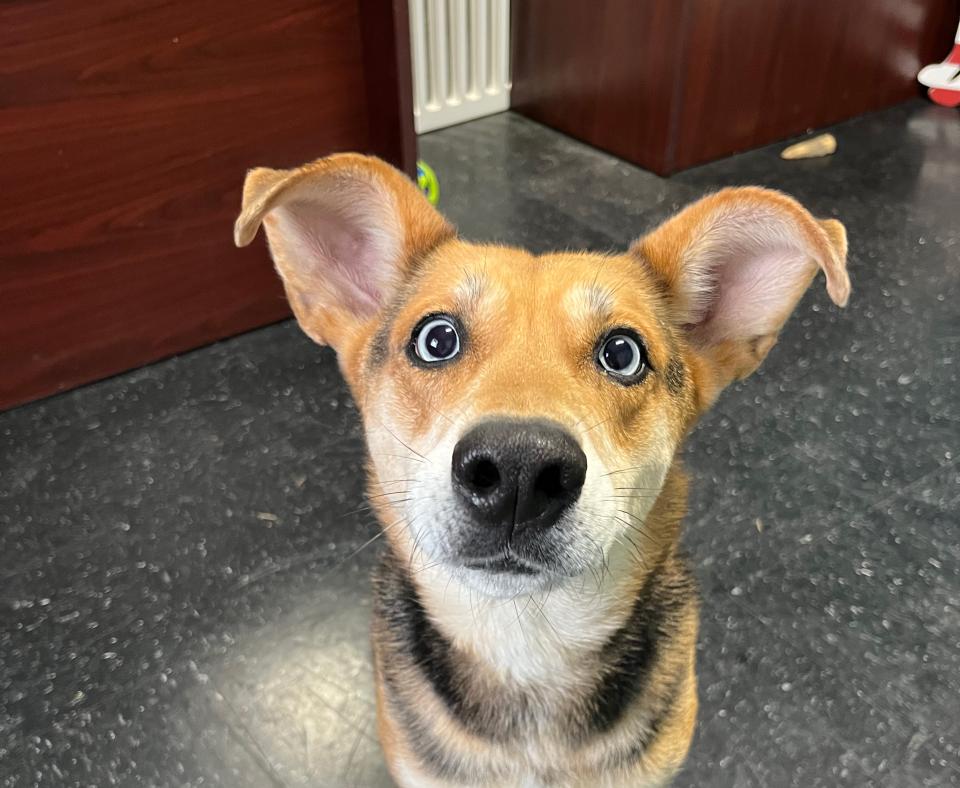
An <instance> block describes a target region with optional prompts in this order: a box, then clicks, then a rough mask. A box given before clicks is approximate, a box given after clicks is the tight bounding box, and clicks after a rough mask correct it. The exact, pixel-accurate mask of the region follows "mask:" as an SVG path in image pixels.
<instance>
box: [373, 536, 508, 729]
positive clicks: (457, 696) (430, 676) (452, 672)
mask: <svg viewBox="0 0 960 788" xmlns="http://www.w3.org/2000/svg"><path fill="white" fill-rule="evenodd" d="M376 597H377V599H376V612H377V614H378V615H380V616H381V617H382V619H383V621H384V622H385V624H386V625H387V629H388V630H389V631H390V634H391V641H392V648H391V650H392V651H393V652H394V653H397V652H399V654H400V655H402V656H406V657H408V658H409V659H410V660H411V661H412V662H413V664H414V665H415V666H416V667H417V669H418V670H419V671H420V673H421V675H422V676H423V677H424V678H425V679H426V680H427V682H428V683H429V684H430V687H431V688H432V689H433V691H434V692H435V693H436V695H437V697H438V698H440V700H441V701H442V702H443V703H444V705H445V706H446V707H447V709H448V710H449V712H450V715H451V716H452V717H453V718H454V719H455V720H456V721H457V722H459V723H460V724H461V725H463V727H464V728H465V729H466V730H468V731H469V732H470V733H472V734H474V735H477V736H481V737H484V738H487V739H489V740H491V741H503V740H505V739H507V738H509V737H510V736H512V735H514V734H515V732H516V729H517V726H518V725H519V724H520V722H521V719H522V717H523V712H524V710H525V709H526V703H525V698H523V697H522V696H520V697H517V696H515V695H514V696H513V697H510V698H509V699H505V700H504V703H503V704H502V705H498V706H497V707H492V706H491V705H490V704H483V703H477V702H475V701H472V700H471V699H469V698H467V697H466V693H465V692H464V688H465V687H466V686H467V685H468V684H469V682H470V680H471V677H470V676H469V675H465V674H466V673H468V672H469V671H468V670H466V671H465V670H464V667H465V666H468V665H469V662H468V661H467V659H466V658H465V657H461V658H459V659H457V658H456V656H455V654H454V646H453V645H452V644H451V643H450V642H449V641H448V640H447V639H446V638H445V637H444V636H443V634H442V633H441V632H439V631H438V630H437V628H436V627H435V626H434V625H433V622H432V621H431V620H430V617H429V615H428V614H427V612H426V610H425V609H424V607H423V604H422V603H421V601H420V598H419V596H418V595H417V591H416V588H414V586H413V584H412V583H411V582H410V579H409V577H407V575H406V573H405V571H404V569H403V567H402V566H400V564H399V562H398V560H397V559H396V558H395V557H394V556H391V555H389V554H388V555H386V556H384V559H383V561H382V562H381V566H380V569H379V571H378V573H377V589H376ZM385 657H386V661H387V662H389V660H390V658H391V654H390V653H387V654H386V655H385ZM387 678H388V679H389V672H388V675H387ZM511 709H514V710H515V711H514V712H513V713H512V714H510V715H509V716H507V714H506V713H505V712H509V711H510V710H511ZM409 711H411V712H413V716H417V715H416V711H415V710H409Z"/></svg>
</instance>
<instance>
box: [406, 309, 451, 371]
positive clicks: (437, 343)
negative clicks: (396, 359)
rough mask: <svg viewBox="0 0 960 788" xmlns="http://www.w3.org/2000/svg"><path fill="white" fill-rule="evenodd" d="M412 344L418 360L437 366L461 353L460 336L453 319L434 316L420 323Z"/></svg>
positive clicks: (415, 330)
mask: <svg viewBox="0 0 960 788" xmlns="http://www.w3.org/2000/svg"><path fill="white" fill-rule="evenodd" d="M411 344H412V349H413V351H414V353H416V355H417V358H419V359H420V360H421V361H425V362H426V363H428V364H435V363H437V362H439V361H449V360H450V359H452V358H454V357H455V356H456V355H457V354H458V353H459V352H460V334H459V333H458V331H457V327H456V325H455V324H454V321H453V319H452V318H449V317H446V316H443V315H433V316H431V317H428V318H425V319H424V320H421V321H420V323H419V324H418V325H417V327H416V328H415V329H414V331H413V341H412V343H411Z"/></svg>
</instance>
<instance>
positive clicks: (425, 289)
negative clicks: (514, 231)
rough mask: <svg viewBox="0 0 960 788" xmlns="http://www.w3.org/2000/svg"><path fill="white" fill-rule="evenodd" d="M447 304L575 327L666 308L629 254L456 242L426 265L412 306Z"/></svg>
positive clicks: (465, 309)
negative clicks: (530, 315) (429, 302)
mask: <svg viewBox="0 0 960 788" xmlns="http://www.w3.org/2000/svg"><path fill="white" fill-rule="evenodd" d="M424 299H426V300H430V299H442V300H445V301H447V302H449V303H450V304H451V306H452V305H456V306H457V307H459V309H460V310H461V311H464V312H482V311H485V310H494V311H498V312H501V313H502V314H503V316H504V317H507V318H508V317H510V316H511V315H513V316H516V317H520V316H522V315H523V314H524V313H525V312H528V311H529V312H532V313H533V315H534V316H535V317H541V318H543V319H556V318H557V317H569V318H571V319H573V320H574V321H582V320H591V321H592V320H595V319H597V318H600V319H611V318H612V317H613V316H614V315H615V313H617V312H621V313H622V312H624V311H630V310H633V311H637V310H639V311H642V312H650V311H652V310H654V309H655V308H656V307H658V306H660V298H659V290H658V289H657V288H656V286H655V284H654V283H653V282H652V281H651V277H650V276H649V273H648V272H647V271H646V270H645V268H644V266H643V265H642V263H641V262H640V261H638V260H636V259H632V258H629V257H627V256H624V255H608V254H599V253H591V252H552V253H548V254H540V255H535V254H532V253H530V252H527V251H525V250H523V249H517V248H513V247H506V246H494V245H476V244H469V243H463V242H459V241H458V242H454V243H451V244H447V245H444V246H443V247H441V248H440V249H438V250H436V251H435V253H434V254H433V255H432V256H431V257H430V258H429V259H428V260H427V261H426V264H425V265H424V266H423V267H422V268H421V270H420V276H419V277H417V282H416V284H415V287H414V288H413V292H412V293H411V299H410V300H411V301H412V302H419V301H422V300H424Z"/></svg>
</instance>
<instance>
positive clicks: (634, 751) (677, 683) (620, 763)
mask: <svg viewBox="0 0 960 788" xmlns="http://www.w3.org/2000/svg"><path fill="white" fill-rule="evenodd" d="M684 681H685V676H683V675H681V676H678V677H677V678H676V679H675V680H674V681H673V682H672V683H671V685H670V691H669V692H668V693H667V695H666V697H665V698H664V699H663V700H661V701H659V702H658V703H657V705H656V706H655V707H654V708H653V709H651V711H650V714H649V716H648V717H647V720H646V724H645V726H644V728H643V729H642V730H641V731H640V733H639V734H638V735H637V736H636V738H635V739H634V740H633V742H632V743H631V744H630V746H629V747H626V748H625V749H622V750H619V751H618V752H615V753H613V754H611V755H610V756H609V757H608V758H607V760H606V763H605V764H604V766H603V770H607V769H611V770H613V769H624V768H628V767H631V766H634V765H635V764H636V763H637V761H639V760H640V759H641V758H642V757H643V756H644V755H646V753H647V749H648V748H649V747H650V745H651V744H653V742H654V741H655V740H656V738H657V736H658V735H659V734H660V730H661V729H662V728H663V724H664V722H665V721H666V719H667V717H668V716H669V714H670V713H671V712H672V711H673V707H674V705H675V704H676V702H677V696H678V695H679V694H680V690H681V688H682V687H683V684H684Z"/></svg>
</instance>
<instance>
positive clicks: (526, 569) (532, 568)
mask: <svg viewBox="0 0 960 788" xmlns="http://www.w3.org/2000/svg"><path fill="white" fill-rule="evenodd" d="M463 566H465V567H466V568H467V569H476V570H480V571H483V572H493V573H499V574H511V575H538V574H540V573H541V572H542V571H543V567H541V566H538V565H537V564H534V563H533V562H532V561H528V560H527V559H525V558H521V557H520V556H518V555H516V554H514V553H512V552H507V553H500V554H499V555H492V556H486V557H483V558H467V559H464V560H463Z"/></svg>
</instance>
